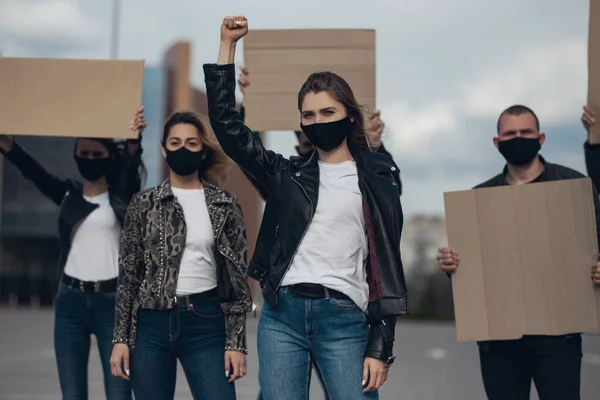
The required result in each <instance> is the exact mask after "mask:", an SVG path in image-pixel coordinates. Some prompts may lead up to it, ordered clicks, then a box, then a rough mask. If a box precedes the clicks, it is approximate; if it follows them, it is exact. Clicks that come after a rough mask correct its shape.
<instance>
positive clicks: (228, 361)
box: [225, 351, 246, 382]
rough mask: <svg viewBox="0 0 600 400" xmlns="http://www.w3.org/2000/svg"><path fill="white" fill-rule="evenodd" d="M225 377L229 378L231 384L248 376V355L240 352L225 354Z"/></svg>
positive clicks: (227, 352)
mask: <svg viewBox="0 0 600 400" xmlns="http://www.w3.org/2000/svg"><path fill="white" fill-rule="evenodd" d="M232 370H233V373H232ZM225 376H226V377H227V378H229V382H233V381H235V380H236V379H240V378H242V377H244V376H246V355H245V354H244V353H242V352H239V351H226V352H225Z"/></svg>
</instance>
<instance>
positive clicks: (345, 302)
mask: <svg viewBox="0 0 600 400" xmlns="http://www.w3.org/2000/svg"><path fill="white" fill-rule="evenodd" d="M329 301H330V302H331V304H333V305H334V306H335V307H337V308H339V309H340V310H346V311H351V310H358V309H359V308H358V306H357V305H356V303H355V302H354V301H352V300H350V299H336V298H330V299H329Z"/></svg>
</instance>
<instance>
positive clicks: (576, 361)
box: [437, 105, 600, 400]
mask: <svg viewBox="0 0 600 400" xmlns="http://www.w3.org/2000/svg"><path fill="white" fill-rule="evenodd" d="M584 117H585V116H584ZM497 131H498V135H497V136H496V137H494V139H493V141H494V145H495V146H496V148H497V149H498V151H499V152H500V154H501V155H502V156H503V157H504V158H505V160H506V166H505V167H504V170H503V171H502V172H501V173H500V174H498V175H496V176H494V177H493V178H491V179H489V180H488V181H486V182H483V183H481V184H479V185H477V186H475V189H477V188H488V187H495V186H504V185H521V184H527V183H535V182H548V181H557V180H565V179H577V178H583V177H585V176H584V175H583V174H581V173H579V172H577V171H575V170H572V169H570V168H567V167H564V166H562V165H558V164H552V163H550V162H547V161H546V160H545V159H544V157H542V156H541V155H540V154H539V151H540V149H541V148H542V145H543V144H544V141H545V139H546V135H545V134H544V133H543V132H542V131H541V130H540V122H539V119H538V117H537V116H536V114H535V113H534V112H533V111H532V110H531V109H530V108H528V107H526V106H523V105H513V106H511V107H509V108H507V109H506V110H504V111H503V112H502V113H501V114H500V117H499V118H498V122H497ZM585 148H586V158H588V168H589V167H590V166H591V165H592V164H591V163H590V157H592V153H591V152H592V151H594V152H598V147H596V148H593V147H592V146H590V145H589V144H588V143H586V146H585ZM595 157H598V155H596V156H595ZM598 165H600V163H598V162H596V163H595V167H594V168H597V167H598ZM592 175H596V176H598V171H596V172H595V173H594V174H592ZM593 191H594V205H595V215H596V224H597V229H598V237H599V239H600V201H599V199H598V192H597V191H596V188H595V186H594V188H593ZM437 260H438V263H439V266H440V268H441V269H442V270H443V271H445V272H446V273H447V274H448V276H450V277H451V274H452V273H454V272H455V271H456V270H457V268H458V267H459V264H460V255H459V254H458V253H457V252H456V251H455V250H454V249H450V248H448V247H442V248H440V249H438V255H437ZM590 269H591V278H592V280H593V281H594V282H595V283H596V284H600V274H599V273H598V272H599V269H598V264H597V265H591V266H590ZM478 347H479V358H480V366H481V374H482V378H483V385H484V389H485V393H486V395H487V398H488V399H489V400H506V399H511V400H527V399H529V398H530V397H529V396H530V392H531V382H532V381H533V383H534V384H535V387H536V389H537V392H538V394H539V398H540V400H579V399H580V385H581V383H580V380H581V360H582V347H581V334H580V333H578V332H573V333H570V334H566V335H557V336H551V335H526V336H523V337H522V338H521V339H517V340H493V341H482V342H478Z"/></svg>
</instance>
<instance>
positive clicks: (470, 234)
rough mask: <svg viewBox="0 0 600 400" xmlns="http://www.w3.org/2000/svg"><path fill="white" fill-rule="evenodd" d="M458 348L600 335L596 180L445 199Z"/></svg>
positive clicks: (479, 191)
mask: <svg viewBox="0 0 600 400" xmlns="http://www.w3.org/2000/svg"><path fill="white" fill-rule="evenodd" d="M444 202H445V208H446V225H447V233H448V245H449V247H450V248H453V249H455V250H456V251H457V252H458V255H459V257H460V266H459V268H458V270H457V271H456V273H455V274H454V275H453V276H452V290H453V296H454V307H455V316H456V328H457V336H458V340H459V341H461V342H464V341H484V340H509V339H518V338H520V337H522V336H523V335H536V334H538V335H560V334H568V333H575V332H583V333H600V288H599V287H598V286H596V285H594V283H593V282H592V281H591V269H592V266H593V264H594V262H595V260H596V256H597V254H598V243H597V242H598V240H597V235H596V219H595V214H594V202H593V192H592V184H591V181H590V179H589V178H582V179H570V180H563V181H556V182H544V183H531V184H526V185H514V186H502V187H494V188H485V189H475V190H466V191H458V192H448V193H444Z"/></svg>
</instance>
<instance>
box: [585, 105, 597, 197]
mask: <svg viewBox="0 0 600 400" xmlns="http://www.w3.org/2000/svg"><path fill="white" fill-rule="evenodd" d="M581 122H582V123H583V127H584V128H585V130H586V131H587V135H588V138H587V140H586V142H585V144H584V145H583V151H584V155H585V167H586V169H587V174H588V176H589V177H590V178H591V179H592V182H593V183H594V186H595V187H596V189H600V140H598V138H595V137H593V136H592V135H591V132H592V128H593V127H594V126H595V125H596V116H595V115H594V113H593V112H592V110H591V109H590V108H589V107H588V106H584V107H583V115H582V116H581Z"/></svg>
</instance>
